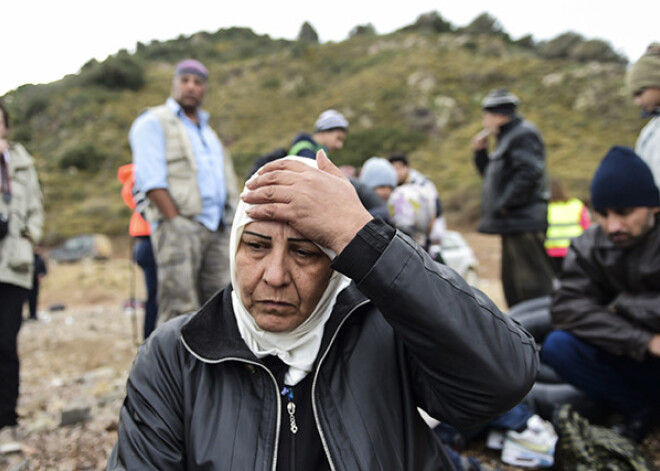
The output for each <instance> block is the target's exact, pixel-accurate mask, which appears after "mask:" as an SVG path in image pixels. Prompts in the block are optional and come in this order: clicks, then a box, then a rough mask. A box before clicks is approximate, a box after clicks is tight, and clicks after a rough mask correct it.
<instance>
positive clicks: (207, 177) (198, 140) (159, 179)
mask: <svg viewBox="0 0 660 471" xmlns="http://www.w3.org/2000/svg"><path fill="white" fill-rule="evenodd" d="M207 90H208V70H207V69H206V67H204V65H203V64H201V63H200V62H198V61H196V60H192V59H188V60H184V61H182V62H180V63H179V64H178V65H177V66H176V70H175V73H174V78H173V81H172V93H171V96H170V98H169V99H168V100H167V102H166V103H165V104H164V105H161V106H157V107H155V108H151V109H150V110H148V111H147V112H145V113H143V114H142V115H140V117H138V118H137V119H136V120H135V122H134V123H133V126H132V127H131V131H130V136H129V137H130V143H131V149H132V151H133V161H134V163H135V187H136V188H137V189H139V190H140V191H141V192H143V193H145V194H146V195H147V197H148V199H149V207H148V208H147V210H146V211H145V213H146V216H147V219H148V220H149V222H150V224H151V229H152V231H151V233H152V236H151V238H152V244H153V246H154V252H155V256H156V264H157V266H158V307H159V316H158V319H159V322H164V321H166V320H168V319H170V318H172V317H175V316H178V315H179V314H182V313H184V312H190V311H194V310H195V309H197V308H199V307H200V306H201V305H202V304H203V303H204V301H206V300H207V299H209V298H210V297H211V295H212V294H213V293H214V292H215V291H217V290H219V289H220V288H222V287H223V286H224V285H225V284H226V283H228V281H229V273H228V258H227V247H226V246H227V239H226V237H225V236H224V229H225V227H226V226H227V221H226V214H225V207H226V205H227V202H228V196H227V190H228V184H227V182H228V181H230V180H229V178H230V177H231V176H232V173H233V170H232V169H231V168H232V167H231V160H230V158H229V155H228V153H227V152H226V150H225V149H224V148H223V146H222V144H221V142H220V140H219V139H218V136H217V135H216V133H215V132H214V131H213V130H212V129H211V128H210V126H209V114H208V113H207V112H205V111H203V110H202V109H201V106H202V102H203V100H204V97H205V95H206V92H207Z"/></svg>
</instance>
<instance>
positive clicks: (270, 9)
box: [0, 0, 660, 96]
mask: <svg viewBox="0 0 660 471" xmlns="http://www.w3.org/2000/svg"><path fill="white" fill-rule="evenodd" d="M430 11H438V12H439V13H440V14H441V15H442V17H443V18H444V19H445V20H448V21H450V22H451V23H452V24H453V25H455V26H465V25H467V24H468V23H470V21H472V20H473V19H474V18H475V17H476V16H477V15H479V14H481V13H483V12H488V13H490V14H491V15H493V16H494V17H495V18H497V19H498V20H499V21H500V23H501V24H502V26H503V27H504V30H505V31H506V32H508V33H509V34H510V35H511V36H512V37H513V38H514V39H517V38H520V37H522V36H524V35H526V34H531V35H532V36H533V37H534V39H536V40H537V41H538V40H543V39H551V38H554V37H555V36H557V35H559V34H561V33H563V32H566V31H569V30H570V31H575V32H578V33H580V34H582V35H583V36H585V37H586V38H589V39H592V38H597V39H604V40H606V41H608V42H609V43H610V44H611V45H612V47H613V48H614V49H615V50H616V51H618V52H620V53H622V54H624V55H626V56H627V57H628V58H629V59H630V60H631V61H635V60H637V59H638V58H639V56H641V55H642V54H643V53H644V50H645V49H646V46H647V45H648V44H649V43H651V42H653V41H660V31H659V28H658V23H659V21H660V1H658V0H628V1H626V2H608V1H603V0H598V1H596V0H554V1H550V0H546V1H544V2H538V1H530V0H526V1H522V0H499V1H493V0H491V1H482V0H452V1H446V0H435V1H430V0H407V1H404V2H395V3H394V4H393V5H391V6H386V5H385V3H384V2H383V3H381V2H372V1H360V0H351V1H348V0H329V1H327V2H317V3H312V2H310V1H309V0H306V1H303V0H280V1H253V0H235V1H232V2H226V1H221V0H198V1H195V0H188V1H186V0H178V1H172V0H113V1H108V2H96V1H93V0H84V1H83V0H59V1H52V0H2V5H1V6H0V31H1V36H0V37H1V39H2V56H1V58H0V64H2V65H1V66H0V96H2V95H4V94H5V93H6V92H8V91H10V90H12V89H15V88H17V87H18V86H20V85H23V84H28V83H34V84H37V83H49V82H52V81H55V80H58V79H60V78H62V77H63V76H65V75H67V74H72V73H77V72H78V71H79V70H80V68H81V67H82V65H83V64H85V63H86V62H87V61H88V60H90V59H92V58H95V59H97V60H99V61H102V60H104V59H105V58H106V57H107V56H108V55H110V54H114V53H116V52H117V51H119V50H120V49H128V50H129V51H134V49H135V44H136V43H137V42H138V41H140V42H143V43H148V42H149V41H151V40H153V39H158V40H167V39H173V38H176V37H177V36H179V35H181V34H183V35H190V34H192V33H196V32H199V31H208V32H215V31H217V30H218V29H220V28H227V27H231V26H246V27H250V28H252V29H253V30H254V31H255V32H256V33H259V34H269V35H270V36H271V37H273V38H286V39H294V38H295V37H296V36H297V34H298V31H299V30H300V26H301V25H302V23H303V22H304V21H309V22H310V23H311V25H312V26H313V27H314V29H315V30H316V32H317V33H318V35H319V37H320V40H321V41H323V42H325V41H341V40H343V39H346V38H347V37H348V33H349V31H350V30H351V29H352V28H353V27H354V26H356V25H359V24H365V23H371V24H373V25H374V27H375V28H376V31H377V32H378V33H379V34H382V33H389V32H392V31H394V30H396V29H398V28H400V27H402V26H405V25H408V24H410V23H413V22H414V21H415V19H416V18H417V17H418V16H419V15H420V14H422V13H427V12H430Z"/></svg>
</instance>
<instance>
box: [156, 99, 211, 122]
mask: <svg viewBox="0 0 660 471" xmlns="http://www.w3.org/2000/svg"><path fill="white" fill-rule="evenodd" d="M165 104H166V105H167V107H168V108H169V109H170V110H171V111H172V113H174V114H175V115H176V116H178V117H179V118H181V117H183V116H185V113H184V112H183V108H182V107H181V105H180V104H179V103H177V101H176V100H175V99H174V98H172V97H169V98H168V99H167V101H166V102H165ZM209 117H210V115H209V113H208V112H207V111H204V110H203V109H201V108H199V109H197V119H199V124H200V126H206V125H207V124H208V122H209Z"/></svg>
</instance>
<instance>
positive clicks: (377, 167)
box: [360, 157, 396, 189]
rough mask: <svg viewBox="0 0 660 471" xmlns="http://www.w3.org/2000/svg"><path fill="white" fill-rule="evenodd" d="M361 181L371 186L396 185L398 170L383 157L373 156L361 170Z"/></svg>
mask: <svg viewBox="0 0 660 471" xmlns="http://www.w3.org/2000/svg"><path fill="white" fill-rule="evenodd" d="M360 181H361V182H362V183H364V184H365V185H367V186H368V187H369V188H371V189H374V188H376V187H377V186H389V187H391V188H394V187H396V170H394V167H393V166H392V164H391V163H390V162H389V161H388V160H387V159H383V158H382V157H371V158H370V159H368V160H367V161H366V162H365V163H364V165H362V170H360Z"/></svg>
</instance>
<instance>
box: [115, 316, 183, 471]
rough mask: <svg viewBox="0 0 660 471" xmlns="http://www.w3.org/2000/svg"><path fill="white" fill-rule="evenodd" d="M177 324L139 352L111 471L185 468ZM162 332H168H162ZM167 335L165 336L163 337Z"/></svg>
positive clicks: (153, 336) (170, 325) (131, 377)
mask: <svg viewBox="0 0 660 471" xmlns="http://www.w3.org/2000/svg"><path fill="white" fill-rule="evenodd" d="M178 325H179V324H178V323H177V322H170V323H169V324H167V325H166V326H163V327H162V328H161V331H159V332H158V335H154V334H152V335H151V336H150V337H149V340H148V341H147V342H145V343H144V344H143V345H142V346H141V347H140V349H139V350H138V353H137V356H136V357H135V360H134V362H133V366H132V367H131V372H130V375H129V378H128V382H127V384H126V398H125V399H124V403H123V405H122V408H121V412H120V420H119V428H118V431H117V443H116V444H115V446H114V448H113V450H112V453H111V455H110V457H109V459H108V464H107V470H124V469H127V470H133V469H158V470H180V469H185V467H186V466H185V457H184V456H183V455H182V450H184V449H185V446H184V444H183V440H184V438H183V420H182V415H183V414H182V412H183V411H182V406H181V404H182V399H181V398H182V391H181V387H182V381H181V378H179V377H178V376H179V375H180V374H181V369H180V368H179V365H180V363H179V361H180V359H179V358H178V357H179V354H178V352H179V351H180V350H179V349H177V348H176V343H177V342H178V340H177V333H178V329H177V328H176V327H178ZM162 329H167V330H166V332H163V331H162ZM163 334H164V335H163Z"/></svg>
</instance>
